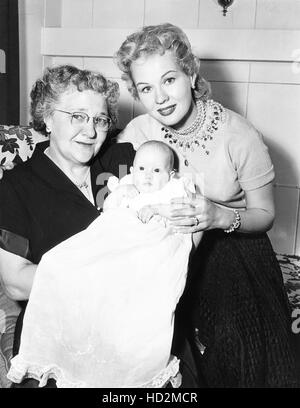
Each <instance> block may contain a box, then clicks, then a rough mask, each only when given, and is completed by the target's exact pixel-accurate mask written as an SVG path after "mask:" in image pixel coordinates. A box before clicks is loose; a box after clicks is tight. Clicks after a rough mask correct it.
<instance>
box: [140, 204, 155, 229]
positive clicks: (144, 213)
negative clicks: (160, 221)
mask: <svg viewBox="0 0 300 408" xmlns="http://www.w3.org/2000/svg"><path fill="white" fill-rule="evenodd" d="M154 215H155V212H154V210H153V209H152V208H151V207H150V205H146V206H145V207H142V208H141V209H140V210H139V211H138V218H139V219H140V220H141V221H142V222H143V223H144V224H147V223H148V222H149V221H150V220H151V218H152V217H154Z"/></svg>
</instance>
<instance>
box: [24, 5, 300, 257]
mask: <svg viewBox="0 0 300 408" xmlns="http://www.w3.org/2000/svg"><path fill="white" fill-rule="evenodd" d="M21 2H22V3H24V4H25V6H26V7H25V9H24V8H23V10H24V11H23V14H20V22H21V23H22V24H23V27H24V28H25V30H24V33H25V35H24V37H23V38H21V44H22V41H23V45H24V48H22V49H23V50H24V56H23V58H22V61H23V62H22V63H23V68H22V65H21V73H22V75H21V77H22V81H23V82H22V89H23V91H22V94H21V105H22V108H23V109H22V115H21V117H22V118H23V121H25V122H26V121H28V116H26V114H25V111H26V109H27V108H28V102H27V101H28V97H27V95H28V88H29V86H30V84H31V83H32V82H33V81H34V80H35V79H36V77H37V76H38V75H40V73H41V71H42V67H43V66H44V65H47V64H57V63H65V62H70V63H73V64H75V65H77V66H79V67H82V68H90V69H98V70H100V71H102V72H103V73H104V74H106V75H107V76H109V77H111V78H114V79H116V80H117V81H118V82H119V83H120V86H121V104H120V106H121V109H120V123H119V126H124V125H125V124H126V123H127V122H128V120H129V119H130V118H131V117H133V116H134V115H136V114H138V113H140V107H139V106H138V105H136V104H135V103H133V101H132V99H131V97H130V96H129V95H128V92H127V90H126V89H125V87H124V84H123V83H122V82H121V80H120V73H119V72H118V69H117V68H116V66H115V65H114V63H113V60H112V54H113V52H114V51H116V49H117V47H118V45H119V44H120V42H121V38H122V39H123V38H124V37H125V34H122V35H123V37H121V36H120V33H121V32H122V33H127V32H131V31H133V30H134V29H136V28H138V27H141V26H142V25H143V24H156V23H161V22H166V21H169V22H171V23H174V24H178V25H180V26H181V27H182V28H184V29H185V30H186V31H188V32H189V33H190V35H191V36H192V37H190V38H191V39H192V38H193V42H192V45H194V46H195V47H196V48H197V50H198V49H199V55H200V56H201V57H202V58H204V61H203V63H202V71H203V76H205V77H206V78H207V79H208V80H210V81H211V83H212V88H213V96H214V98H215V99H217V100H219V101H220V102H222V103H224V104H225V105H226V106H227V107H229V108H232V109H234V110H236V111H237V112H240V113H241V114H243V115H245V116H246V117H248V118H249V119H250V120H251V121H252V122H253V123H254V125H255V126H256V127H257V128H258V129H259V130H261V131H262V132H263V134H264V136H265V140H266V143H267V144H268V146H269V148H270V153H271V156H272V159H273V161H274V164H275V169H276V188H275V197H276V207H277V218H276V223H275V225H274V227H273V229H272V231H271V233H270V237H271V240H272V243H273V245H274V248H275V250H276V251H278V252H281V253H289V254H298V255H300V220H299V218H300V217H299V212H300V210H299V208H300V161H299V153H300V137H299V136H300V115H299V106H300V86H299V85H300V69H299V64H297V63H296V62H293V60H294V59H295V60H298V61H300V41H298V40H299V39H300V1H299V0H235V1H234V4H233V5H232V6H231V7H230V8H229V10H228V13H227V16H226V17H223V15H222V10H221V8H220V6H218V5H217V1H216V0H110V1H109V2H108V1H107V0H51V1H50V0H20V3H21ZM22 24H21V25H22ZM41 27H59V31H56V32H55V29H53V28H52V29H49V30H48V29H46V30H45V32H44V37H43V43H42V52H43V54H44V56H42V55H41V53H40V50H41V43H40V29H41ZM105 29H109V30H111V31H109V35H107V32H106V31H103V30H105ZM72 30H74V31H72ZM79 30H82V31H79ZM98 30H99V31H98ZM120 30H121V31H120ZM122 30H123V31H122ZM198 30H199V31H198ZM217 30H220V31H217ZM224 30H225V31H224ZM232 30H235V31H232ZM272 30H274V31H272ZM292 30H293V31H292ZM294 30H295V31H294ZM76 33H77V35H78V33H80V36H78V37H79V38H78V40H76V41H74V36H75V35H76ZM99 33H101V35H99ZM105 33H106V34H105ZM200 34H201V36H200ZM119 37H120V38H119ZM69 38H70V39H69ZM93 38H95V41H94V42H93V40H92V39H93ZM241 38H245V42H244V43H243V42H241V41H238V40H239V39H241ZM260 38H261V39H262V41H260V40H259V39H260ZM72 39H73V41H72ZM295 39H296V40H295ZM52 42H53V43H52ZM101 42H102V43H103V44H102V43H101ZM96 43H97V44H100V43H101V44H100V45H101V47H102V48H101V47H100V48H101V49H102V50H103V49H104V48H103V47H104V46H106V48H108V49H110V48H111V50H110V52H109V55H107V53H106V52H105V53H104V52H102V53H97V48H95V46H96ZM297 44H299V46H298V45H297ZM205 45H207V46H208V48H205ZM210 47H211V52H210ZM95 49H96V51H93V50H95ZM76 50H77V51H76ZM203 50H204V51H203ZM224 51H225V52H224ZM201 52H203V53H202V54H201ZM70 53H71V55H70ZM226 56H230V59H231V60H230V61H226V60H223V61H222V60H220V58H221V59H227V58H228V57H226Z"/></svg>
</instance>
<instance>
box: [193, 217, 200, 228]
mask: <svg viewBox="0 0 300 408" xmlns="http://www.w3.org/2000/svg"><path fill="white" fill-rule="evenodd" d="M194 220H195V222H194V226H195V227H197V225H199V222H200V221H199V218H198V217H194Z"/></svg>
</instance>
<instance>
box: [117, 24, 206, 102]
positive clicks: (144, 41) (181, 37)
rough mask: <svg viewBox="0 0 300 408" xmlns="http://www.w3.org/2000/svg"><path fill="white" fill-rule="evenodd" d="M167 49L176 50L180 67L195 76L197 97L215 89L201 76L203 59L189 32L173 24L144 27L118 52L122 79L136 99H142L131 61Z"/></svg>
mask: <svg viewBox="0 0 300 408" xmlns="http://www.w3.org/2000/svg"><path fill="white" fill-rule="evenodd" d="M166 51H171V52H172V53H173V55H174V57H175V59H176V62H177V64H178V66H179V67H180V68H181V69H182V71H183V72H184V73H185V74H186V75H188V76H193V75H195V77H196V81H195V88H194V89H193V94H194V97H195V99H208V98H209V96H210V93H211V88H210V85H209V83H208V82H207V81H206V80H205V79H204V78H202V77H201V75H200V59H199V58H198V57H197V56H196V55H194V54H193V52H192V49H191V44H190V42H189V40H188V38H187V36H186V34H185V33H184V32H183V31H182V30H181V29H180V28H179V27H177V26H175V25H173V24H170V23H164V24H159V25H152V26H145V27H143V28H142V29H141V30H139V31H137V32H135V33H133V34H131V35H129V36H128V37H127V38H126V40H125V41H124V42H123V44H122V45H121V47H120V48H119V50H118V51H117V52H116V54H115V60H116V63H117V65H118V67H119V68H120V70H121V71H122V72H123V75H122V79H123V80H124V81H125V82H126V85H127V88H128V90H129V92H130V93H131V95H132V96H133V97H134V99H138V92H137V89H136V87H135V84H134V81H133V78H132V74H131V64H132V63H133V62H134V61H136V60H137V59H139V58H140V57H144V56H147V55H153V54H159V55H163V54H164V53H165V52H166Z"/></svg>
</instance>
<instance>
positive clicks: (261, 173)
mask: <svg viewBox="0 0 300 408" xmlns="http://www.w3.org/2000/svg"><path fill="white" fill-rule="evenodd" d="M228 150H229V155H230V159H231V162H232V165H233V166H234V170H235V171H236V173H237V177H238V180H239V183H240V185H241V188H242V189H243V190H244V191H247V190H255V189H257V188H260V187H263V186H264V185H266V184H268V183H270V182H272V181H273V180H274V177H275V173H274V166H273V164H272V161H271V158H270V155H269V152H268V148H267V146H266V144H265V143H264V141H263V137H262V135H261V134H260V133H259V132H258V131H257V130H256V129H255V128H254V127H253V126H252V125H251V124H250V123H249V122H248V121H246V120H243V122H242V124H241V126H239V129H238V131H237V130H236V129H235V130H233V132H232V133H231V134H230V136H229V143H228Z"/></svg>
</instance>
